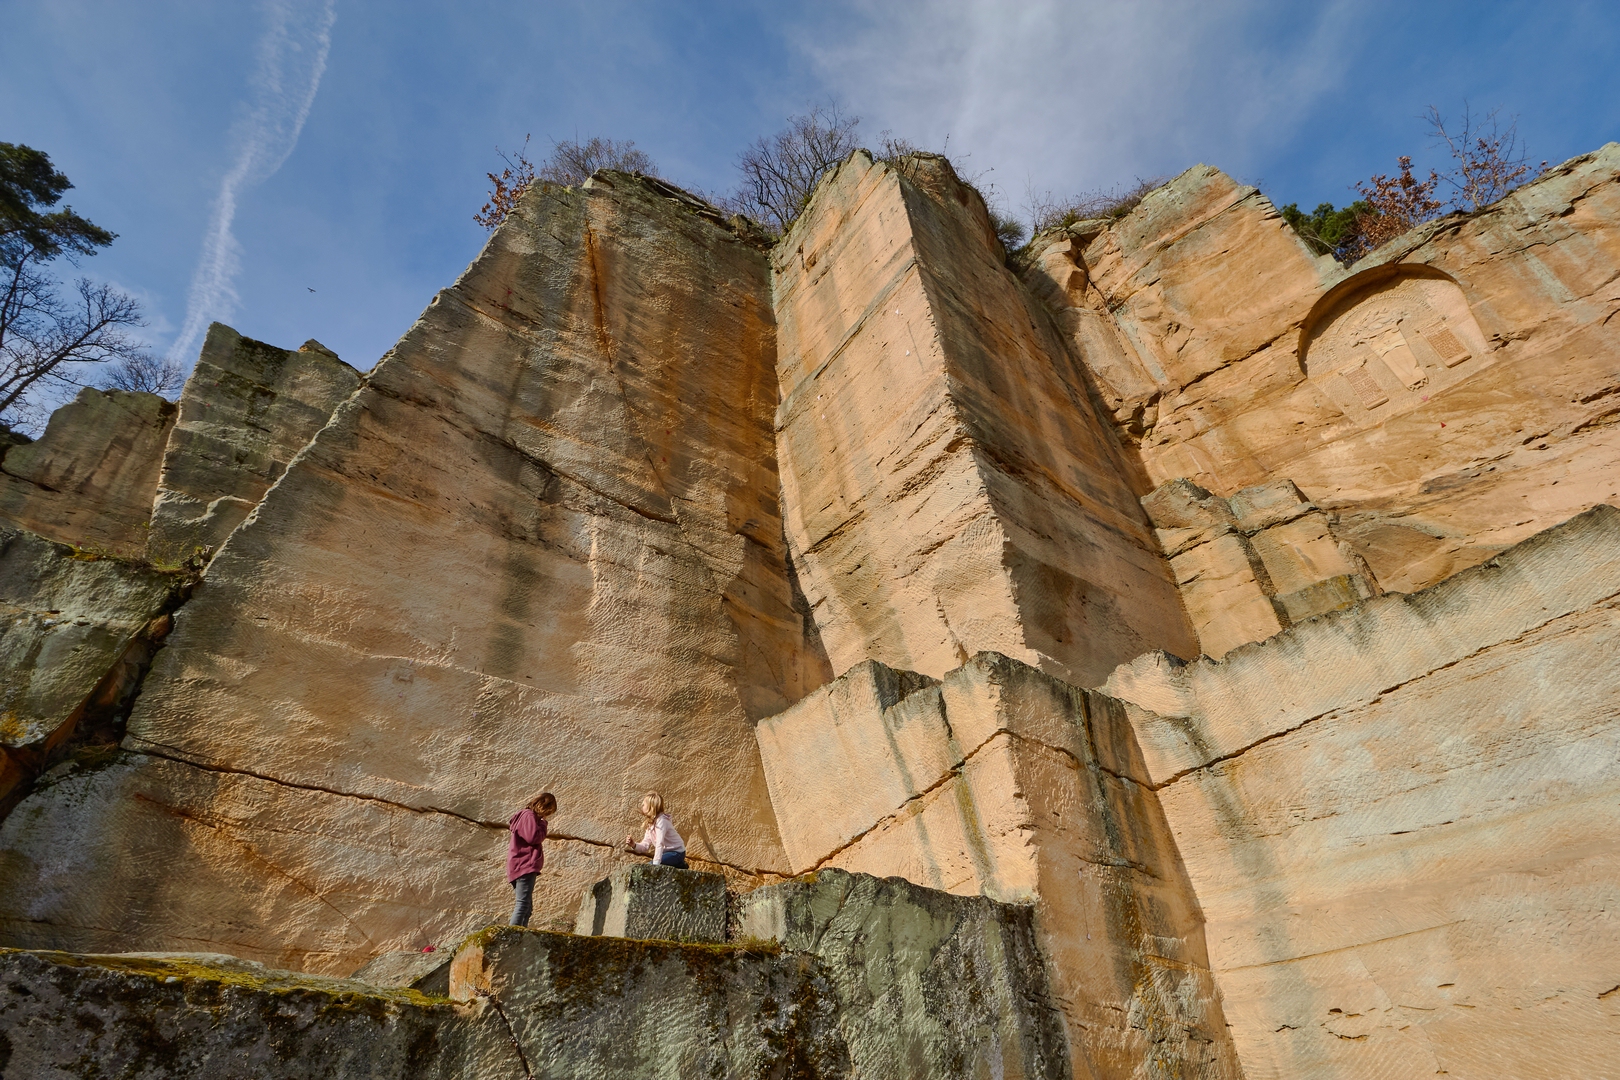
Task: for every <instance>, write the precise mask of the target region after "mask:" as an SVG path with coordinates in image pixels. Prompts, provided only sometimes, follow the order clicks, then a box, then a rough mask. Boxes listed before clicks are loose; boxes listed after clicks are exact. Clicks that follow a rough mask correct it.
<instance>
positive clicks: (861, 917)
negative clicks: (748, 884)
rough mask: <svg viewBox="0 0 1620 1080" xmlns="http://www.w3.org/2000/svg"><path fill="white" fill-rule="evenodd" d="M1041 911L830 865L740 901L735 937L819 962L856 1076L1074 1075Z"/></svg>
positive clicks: (1030, 1079)
mask: <svg viewBox="0 0 1620 1080" xmlns="http://www.w3.org/2000/svg"><path fill="white" fill-rule="evenodd" d="M1034 924H1035V913H1034V909H1032V908H1030V907H1028V906H1024V905H1016V904H1000V903H997V902H996V901H994V900H990V899H987V898H984V897H966V896H952V895H950V894H948V893H942V892H938V891H935V890H933V889H924V888H921V887H919V886H916V885H913V884H911V883H910V882H907V881H903V880H900V879H897V878H889V879H886V880H879V879H877V878H874V877H870V876H868V875H865V874H849V873H845V872H844V871H842V870H823V871H821V872H820V873H818V874H816V875H815V876H814V877H813V878H812V879H811V880H808V881H803V880H801V881H791V882H787V883H785V884H782V885H769V886H766V887H764V888H761V889H756V890H754V891H753V892H750V893H747V894H745V895H744V896H742V897H740V898H739V900H738V934H739V936H740V937H742V938H743V939H744V940H748V941H756V940H758V941H775V942H777V943H779V944H780V945H781V946H782V947H783V948H785V949H789V950H792V951H795V952H805V953H811V954H814V955H815V956H817V957H819V958H820V959H821V962H822V966H823V968H824V969H825V971H826V972H827V976H828V978H829V980H830V981H831V983H832V985H833V990H834V993H835V995H836V997H837V1000H838V1027H839V1030H840V1031H841V1032H842V1033H843V1037H844V1041H845V1043H846V1044H847V1046H848V1047H849V1055H850V1062H851V1065H852V1066H853V1068H854V1070H855V1072H856V1074H857V1075H860V1076H864V1077H872V1078H874V1080H877V1078H883V1080H889V1078H893V1080H906V1078H909V1077H918V1076H930V1077H932V1076H938V1077H948V1076H949V1077H957V1076H960V1077H978V1076H1018V1077H1025V1078H1028V1080H1038V1078H1044V1077H1050V1078H1053V1080H1057V1078H1065V1080H1066V1078H1067V1077H1069V1076H1070V1075H1071V1074H1070V1072H1069V1061H1068V1049H1067V1047H1066V1045H1065V1038H1064V1032H1063V1021H1062V1015H1061V1013H1059V1012H1058V1010H1057V1008H1056V1006H1055V1004H1054V1002H1053V1000H1052V997H1051V994H1050V991H1049V989H1048V986H1047V980H1046V971H1045V965H1044V963H1043V961H1042V958H1041V954H1040V951H1039V949H1038V948H1037V947H1036V937H1035V925H1034Z"/></svg>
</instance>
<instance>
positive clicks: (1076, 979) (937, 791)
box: [758, 653, 1239, 1078]
mask: <svg viewBox="0 0 1620 1080" xmlns="http://www.w3.org/2000/svg"><path fill="white" fill-rule="evenodd" d="M758 734H759V740H760V747H761V753H762V755H763V757H764V761H765V771H766V777H767V779H768V780H769V782H770V786H771V795H772V799H773V801H774V802H775V804H776V805H777V806H778V807H780V808H781V812H780V821H781V824H782V834H783V837H784V839H785V840H786V841H787V844H788V854H789V856H790V857H791V858H792V860H793V866H794V869H795V870H797V871H800V872H803V871H807V870H812V869H819V868H821V867H829V866H830V867H841V868H845V869H848V870H852V871H859V872H864V873H869V874H879V875H888V874H897V875H899V876H900V877H903V878H905V879H906V880H908V881H913V882H917V883H919V884H923V885H927V886H930V887H932V888H937V889H942V890H945V891H948V892H952V893H958V894H964V895H969V896H972V895H978V894H981V893H982V894H983V895H985V896H989V897H994V898H996V899H998V900H1002V901H1007V902H1018V903H1030V904H1033V905H1034V907H1035V912H1036V924H1035V928H1036V934H1037V940H1038V942H1039V944H1040V949H1041V952H1042V954H1043V955H1044V957H1045V959H1046V963H1047V965H1048V968H1049V971H1050V978H1051V984H1052V993H1053V996H1054V998H1055V1000H1056V1002H1057V1004H1058V1007H1059V1008H1060V1009H1061V1011H1062V1013H1063V1016H1064V1018H1065V1022H1066V1025H1067V1031H1068V1041H1069V1047H1070V1053H1071V1054H1072V1065H1071V1067H1072V1069H1073V1073H1074V1075H1075V1076H1095V1077H1099V1078H1101V1077H1131V1076H1137V1075H1166V1076H1174V1075H1181V1076H1189V1077H1190V1076H1198V1077H1235V1076H1237V1075H1239V1072H1238V1067H1237V1062H1236V1058H1235V1057H1234V1055H1233V1052H1232V1044H1231V1041H1230V1039H1229V1038H1228V1037H1227V1034H1226V1030H1225V1024H1224V1021H1223V1019H1222V1015H1221V1006H1220V1001H1219V997H1218V994H1217V991H1216V988H1215V984H1214V981H1213V979H1212V977H1211V974H1210V970H1209V962H1208V959H1207V957H1206V954H1205V948H1204V937H1203V934H1204V931H1203V927H1202V919H1201V916H1200V914H1199V911H1198V904H1197V900H1196V898H1195V897H1194V895H1193V891H1192V887H1191V884H1190V882H1189V881H1188V880H1187V877H1186V874H1185V872H1184V871H1183V869H1182V868H1181V865H1180V859H1179V856H1178V854H1177V851H1176V844H1175V841H1174V839H1173V838H1172V836H1171V833H1170V831H1169V828H1168V826H1167V824H1166V822H1165V820H1164V817H1163V814H1162V812H1161V810H1160V808H1159V806H1158V803H1157V800H1156V798H1155V796H1154V794H1153V792H1152V790H1151V789H1150V788H1149V787H1148V786H1147V775H1146V773H1145V771H1144V770H1143V768H1142V764H1141V760H1140V755H1139V752H1138V751H1137V750H1136V747H1135V741H1134V738H1133V736H1132V734H1131V729H1130V726H1129V723H1128V722H1127V720H1126V718H1125V714H1124V712H1123V709H1122V708H1121V707H1120V705H1119V704H1118V703H1117V702H1113V701H1110V700H1109V699H1108V698H1107V697H1105V696H1104V695H1102V694H1099V693H1097V692H1095V691H1086V690H1080V689H1078V688H1076V687H1073V686H1070V685H1068V684H1065V683H1062V682H1060V681H1058V680H1056V679H1054V678H1052V677H1051V676H1048V675H1045V674H1043V673H1041V672H1039V671H1036V670H1035V669H1033V668H1031V667H1029V666H1028V665H1026V664H1023V663H1020V662H1018V661H1016V660H1012V659H1009V658H1007V657H1004V656H1000V655H998V654H994V653H984V654H981V655H979V656H977V657H975V658H973V660H971V661H970V662H969V663H968V664H966V665H964V666H962V667H961V668H958V669H957V670H955V671H952V672H949V673H948V674H947V675H946V676H945V678H944V679H943V680H940V681H937V682H936V681H935V680H932V679H928V678H926V677H924V676H921V675H917V674H915V673H907V672H894V671H891V670H889V669H888V668H886V667H884V666H883V665H880V664H877V663H875V662H870V661H869V662H868V663H866V664H863V665H860V666H859V667H857V668H855V669H854V670H852V671H850V672H849V673H847V674H846V675H844V676H842V677H841V678H839V679H837V680H835V681H834V682H832V683H830V684H828V685H827V686H825V687H822V688H821V689H819V690H817V691H816V692H814V693H813V694H811V695H810V696H808V697H806V698H805V699H804V700H803V701H801V702H800V703H799V704H798V705H796V706H794V707H793V708H792V709H790V710H788V711H787V712H785V713H783V714H781V715H780V716H776V717H772V718H771V719H769V720H767V721H765V722H763V723H761V724H760V725H759V728H758ZM1144 1069H1147V1070H1149V1071H1148V1072H1146V1073H1143V1072H1142V1071H1141V1070H1144ZM1153 1070H1157V1071H1156V1072H1155V1071H1153Z"/></svg>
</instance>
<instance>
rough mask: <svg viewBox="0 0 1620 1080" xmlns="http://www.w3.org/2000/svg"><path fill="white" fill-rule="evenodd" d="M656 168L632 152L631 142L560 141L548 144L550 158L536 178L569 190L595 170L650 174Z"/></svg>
mask: <svg viewBox="0 0 1620 1080" xmlns="http://www.w3.org/2000/svg"><path fill="white" fill-rule="evenodd" d="M657 168H658V166H656V165H654V164H653V159H652V158H650V157H648V156H647V154H646V153H645V152H644V151H641V150H638V149H636V144H635V141H634V140H632V139H626V140H624V141H623V142H615V141H614V140H612V139H597V138H592V139H587V140H586V141H585V142H575V141H569V140H564V141H563V142H554V143H552V144H551V156H550V157H548V158H547V159H546V163H545V164H544V165H542V166H540V172H539V178H540V179H541V180H544V181H546V182H547V183H551V184H566V185H568V186H570V187H572V186H574V185H577V184H583V183H584V182H585V181H586V180H587V179H589V178H590V175H591V174H592V173H593V172H595V171H596V170H597V169H617V170H618V171H619V172H638V173H647V174H648V175H651V174H652V173H653V172H655V171H656V170H657Z"/></svg>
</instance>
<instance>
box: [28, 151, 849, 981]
mask: <svg viewBox="0 0 1620 1080" xmlns="http://www.w3.org/2000/svg"><path fill="white" fill-rule="evenodd" d="M701 209H702V208H701V207H700V206H698V205H697V204H695V203H693V202H692V201H691V200H690V199H689V198H688V197H684V196H680V195H679V193H677V192H675V190H674V189H666V188H663V187H662V186H659V185H657V184H656V183H655V182H647V181H641V180H637V179H635V178H632V177H629V176H619V175H617V174H615V175H611V176H609V175H604V176H600V177H598V178H596V179H595V180H593V181H592V182H591V183H590V184H588V185H586V186H585V187H584V188H582V189H579V190H573V189H557V188H549V187H546V188H537V189H535V191H534V192H533V193H532V195H531V196H530V197H529V199H528V200H527V201H526V202H525V203H524V205H523V206H522V207H521V208H520V209H519V211H518V212H517V213H515V214H514V215H513V217H512V218H511V220H509V222H508V223H507V224H506V226H504V227H503V228H502V229H501V230H500V231H498V232H497V233H496V234H495V235H494V236H493V238H492V239H491V241H490V243H489V245H488V246H487V248H486V249H485V251H484V253H483V254H482V255H481V256H480V257H479V259H478V260H477V261H476V262H475V263H474V264H473V266H472V267H471V268H470V269H469V270H468V272H467V273H466V274H465V275H464V276H463V278H462V279H461V280H460V281H459V282H458V283H457V284H456V286H455V287H453V288H452V289H449V290H447V291H446V292H444V293H441V294H440V295H439V297H438V298H436V299H435V301H434V303H433V304H432V306H431V307H430V308H429V309H428V310H427V312H426V313H425V314H424V315H423V316H422V318H421V320H420V321H419V322H418V323H417V325H416V326H415V327H413V328H412V330H411V331H410V332H409V333H408V334H407V335H406V336H405V338H404V339H403V340H402V341H401V342H400V344H399V345H398V346H397V347H396V348H395V349H394V350H393V352H391V353H390V355H389V356H388V357H387V358H386V359H385V360H384V361H383V362H382V363H381V364H380V365H379V366H378V367H377V369H376V370H375V371H373V372H372V373H371V374H370V375H369V376H368V378H367V380H366V383H365V385H364V386H363V387H362V388H361V389H360V390H359V392H358V393H356V394H355V395H354V396H352V397H350V398H349V399H348V400H346V401H345V402H344V404H343V405H342V406H341V407H340V408H339V410H338V411H337V413H336V415H335V416H334V417H333V418H332V420H331V421H330V422H329V423H328V424H327V425H326V426H325V427H324V428H323V429H322V430H321V431H320V434H319V435H318V436H317V437H316V438H315V440H314V441H313V442H312V443H311V444H310V445H309V446H308V447H307V448H306V449H305V450H303V451H302V452H301V453H300V454H299V456H298V457H297V460H296V461H295V462H294V463H293V464H292V465H291V466H290V467H289V468H288V470H287V472H286V474H285V475H283V476H282V477H281V479H280V480H279V481H278V482H277V483H276V485H275V487H274V488H272V489H271V491H270V492H269V494H268V495H267V496H266V498H265V499H264V501H263V503H262V504H261V505H260V506H259V508H258V511H257V513H256V514H255V515H254V516H253V517H252V518H250V519H249V520H248V521H247V522H246V523H245V524H244V525H243V526H241V527H240V528H238V529H237V530H236V531H235V532H234V533H233V534H232V535H231V537H230V538H229V539H228V540H227V542H226V543H225V545H224V547H223V548H222V549H221V551H220V552H219V554H218V555H216V556H215V557H214V559H213V562H212V563H211V564H210V565H209V568H208V571H207V576H206V578H205V580H204V581H203V583H202V584H201V585H200V586H199V587H198V589H197V591H196V593H195V595H194V596H193V598H192V600H191V601H190V602H189V603H188V604H187V605H186V607H185V608H184V609H183V610H182V611H181V612H180V613H179V616H178V619H177V624H176V628H175V631H174V634H173V635H172V636H171V637H170V639H169V641H168V644H167V646H166V647H165V648H164V649H163V650H162V652H161V653H160V654H159V655H158V657H157V659H156V661H155V663H154V666H153V669H152V671H151V673H150V675H148V677H147V679H146V681H145V684H144V687H143V690H142V693H141V696H140V698H139V700H138V702H137V705H136V708H135V711H134V714H133V715H132V717H131V719H130V722H129V728H128V734H127V736H126V738H125V740H124V744H123V745H124V755H123V756H122V757H121V758H119V759H118V760H117V761H115V762H110V763H105V764H104V766H103V767H102V768H101V769H100V771H97V772H94V773H83V772H81V773H65V774H63V775H60V776H56V777H52V778H49V779H51V780H52V785H51V787H50V788H49V789H48V791H44V792H41V793H40V794H39V795H38V796H37V797H36V798H35V799H33V800H30V801H28V802H24V803H23V804H22V805H21V806H19V808H18V809H17V810H16V811H15V812H14V813H13V814H12V815H11V816H10V817H9V818H8V819H7V820H6V822H5V823H4V826H3V837H4V839H3V844H0V846H3V849H4V855H3V856H0V859H3V863H0V872H3V873H4V875H5V877H6V879H7V881H8V882H10V883H12V884H13V887H12V888H9V889H8V890H7V891H6V894H5V898H4V900H3V901H0V908H3V910H0V926H4V927H5V932H6V934H7V935H8V939H9V940H11V941H13V942H15V943H18V944H27V945H35V946H47V947H68V948H75V949H81V950H102V951H105V950H108V949H118V948H137V947H143V946H145V945H146V944H148V943H150V942H154V941H157V942H164V943H168V945H169V947H176V946H177V944H178V943H180V942H184V941H187V940H194V939H203V940H207V941H210V942H214V943H215V945H213V946H211V947H215V948H226V949H229V950H230V951H232V952H236V953H238V954H240V955H243V956H246V957H249V958H253V959H259V960H264V961H266V962H271V963H276V964H280V965H284V966H295V967H301V968H305V969H308V970H313V971H349V970H353V969H354V968H355V967H356V966H358V964H359V963H360V962H361V961H363V960H364V959H365V958H367V957H368V956H370V955H372V954H373V953H374V952H378V951H386V950H387V949H392V948H410V947H417V946H420V945H422V944H425V943H427V942H431V941H439V940H444V938H445V937H447V936H454V935H456V934H458V933H461V932H465V931H466V930H467V929H470V928H473V927H476V926H478V925H483V924H485V923H487V922H489V921H491V920H493V919H496V918H498V917H500V916H501V915H502V914H503V913H504V912H505V911H506V910H507V908H508V907H509V906H510V903H511V892H510V889H509V888H507V886H506V885H505V883H504V881H503V880H502V876H501V874H500V872H499V859H500V858H501V854H502V852H503V850H504V845H505V842H506V840H505V836H506V830H505V821H506V818H507V817H508V815H509V814H511V813H512V811H513V809H514V808H516V807H518V806H521V805H522V804H523V803H524V802H526V801H527V800H528V799H529V798H531V797H532V796H533V795H534V794H535V793H536V792H538V791H539V790H540V789H542V788H549V789H550V790H552V791H554V792H555V794H556V796H557V798H558V800H559V802H560V804H561V806H562V807H563V810H562V811H561V812H560V813H559V815H558V816H557V817H556V818H555V820H554V822H553V829H552V833H551V837H550V839H549V840H548V842H547V865H546V872H545V874H544V875H542V878H541V880H540V887H539V890H538V892H537V896H536V906H537V911H538V914H537V922H538V924H539V925H545V924H546V923H547V921H548V920H551V921H559V925H571V922H572V915H573V913H574V911H575V909H576V908H577V906H578V903H579V898H580V894H581V892H582V891H583V889H584V888H585V887H587V886H588V885H589V884H590V883H591V882H593V881H595V880H597V879H599V878H601V877H603V876H604V874H605V873H606V872H607V870H608V869H610V868H611V867H612V865H613V864H614V862H615V861H616V860H619V859H623V858H625V857H626V856H624V855H623V853H622V851H621V850H620V848H621V845H622V838H623V836H624V835H625V833H626V832H627V831H628V829H629V827H630V825H631V824H632V823H633V822H634V821H635V814H634V806H635V804H636V802H637V800H638V799H639V796H640V794H641V792H643V791H645V790H648V789H657V790H659V791H661V792H663V793H664V795H665V797H666V799H667V800H668V801H669V804H670V806H671V807H672V809H673V810H674V811H675V813H676V815H677V821H678V822H679V825H680V828H681V831H682V833H683V834H684V835H685V836H686V837H687V839H688V843H689V845H690V847H689V851H690V853H691V855H692V857H693V858H694V860H698V859H705V860H709V861H710V863H711V865H715V866H716V867H717V868H725V869H728V871H729V872H732V873H738V874H743V875H757V874H759V873H762V872H769V871H780V870H784V869H785V868H786V859H785V856H784V855H783V853H782V848H781V842H780V840H779V838H778V834H777V827H776V823H775V819H774V815H773V813H772V809H771V806H770V802H769V798H768V794H767V791H766V787H765V782H764V776H763V773H762V772H761V769H760V765H759V760H758V750H757V748H756V744H755V741H754V738H753V734H752V726H751V722H752V721H753V720H755V719H757V718H759V717H762V716H765V715H768V714H770V713H773V712H776V711H780V710H781V709H782V708H784V707H785V706H786V705H787V704H789V703H790V702H791V701H793V700H795V699H796V698H797V697H799V696H801V695H802V694H803V693H804V692H805V691H806V690H808V689H809V688H811V687H813V686H815V685H817V684H818V683H819V681H820V680H821V679H822V678H824V677H825V675H826V670H825V660H824V658H823V657H822V656H821V655H820V653H819V652H818V650H817V648H816V644H815V641H814V637H813V635H807V633H806V628H805V623H804V620H803V618H802V616H801V615H800V614H799V613H798V612H796V611H795V610H794V608H793V603H794V598H793V593H792V587H791V583H790V581H789V578H788V574H787V570H786V564H785V552H784V549H783V542H782V525H781V519H780V516H779V510H778V503H777V488H778V482H777V478H776V473H775V469H774V467H773V454H772V449H773V442H774V439H773V432H772V428H771V415H772V411H773V408H774V404H775V389H774V371H773V359H774V349H773V345H772V341H773V325H774V324H773V319H772V312H771V306H770V302H769V293H768V276H767V274H768V270H767V265H766V261H765V257H764V255H763V254H761V252H760V251H758V250H757V249H755V248H754V247H752V246H750V245H749V244H748V243H745V242H743V241H742V240H741V239H739V236H738V235H737V234H735V233H733V232H731V231H729V230H728V229H726V228H724V227H722V226H721V225H719V224H717V223H716V221H715V220H714V219H713V214H712V211H711V212H708V214H709V216H707V217H706V216H704V215H703V213H700V212H699V211H700V210H701ZM69 792H71V793H72V794H71V796H69V794H68V793H69ZM52 793H54V794H52ZM67 799H71V800H72V801H73V804H74V805H75V806H76V807H78V809H69V808H68V807H67V806H65V805H63V801H64V800H67ZM53 800H55V801H53ZM80 814H90V815H93V816H94V818H95V820H97V821H98V822H100V828H99V829H98V830H97V833H96V837H95V839H93V840H91V841H90V842H89V843H88V844H86V845H82V846H78V850H77V853H76V854H74V855H71V856H69V857H68V858H66V859H63V858H61V857H60V849H61V846H62V836H63V831H62V830H65V829H77V828H78V824H77V822H78V821H79V820H80V819H79V815H80ZM133 853H140V857H131V856H132V854H133ZM85 874H93V875H96V876H97V877H98V879H99V880H101V881H102V883H103V885H102V888H100V889H98V890H96V892H95V893H94V894H91V895H86V894H84V893H82V892H81V891H79V890H78V889H77V888H76V886H75V885H74V883H75V882H76V881H78V880H81V879H82V876H83V875H85ZM179 947H183V946H179Z"/></svg>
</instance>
